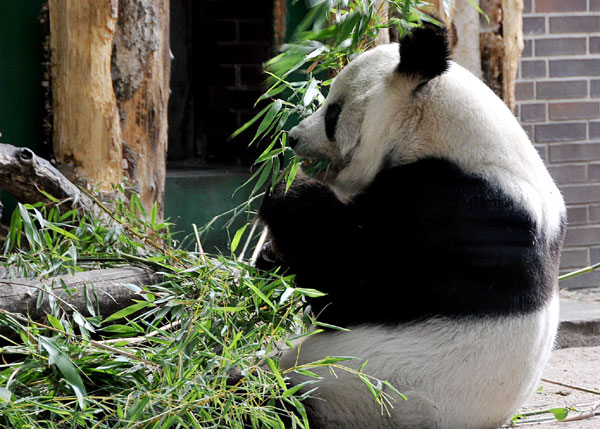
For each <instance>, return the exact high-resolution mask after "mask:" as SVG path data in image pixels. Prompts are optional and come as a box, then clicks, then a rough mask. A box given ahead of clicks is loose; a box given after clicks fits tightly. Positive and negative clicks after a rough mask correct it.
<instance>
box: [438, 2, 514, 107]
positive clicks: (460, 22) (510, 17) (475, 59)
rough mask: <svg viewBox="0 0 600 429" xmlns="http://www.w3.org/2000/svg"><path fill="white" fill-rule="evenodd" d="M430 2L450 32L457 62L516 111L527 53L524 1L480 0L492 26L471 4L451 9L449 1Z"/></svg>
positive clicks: (461, 3)
mask: <svg viewBox="0 0 600 429" xmlns="http://www.w3.org/2000/svg"><path fill="white" fill-rule="evenodd" d="M430 3H431V4H432V5H433V12H434V13H436V14H437V16H439V17H440V18H441V19H442V20H443V21H444V23H445V24H446V25H447V26H448V28H449V29H450V34H451V36H452V39H453V40H452V41H453V47H452V58H453V59H454V61H456V62H457V63H458V64H460V65H462V66H463V67H465V68H467V69H468V70H470V71H471V72H472V73H473V74H475V75H476V76H478V77H480V78H481V79H482V80H483V81H484V82H485V83H486V84H487V85H488V86H489V87H490V88H492V90H493V91H494V92H495V93H496V95H498V96H499V97H500V98H502V99H503V100H504V102H505V103H506V104H507V105H508V107H509V108H510V109H514V107H515V81H516V78H517V68H518V63H519V58H520V56H521V52H522V51H523V24H522V19H523V18H522V15H523V0H476V1H475V3H476V4H477V3H479V6H480V8H481V9H482V10H483V12H485V13H486V14H487V16H488V17H489V18H490V21H489V23H488V22H487V21H486V20H485V19H484V18H482V17H481V16H480V14H479V13H478V12H477V11H476V10H475V9H474V8H473V6H472V5H471V3H470V1H467V0H456V1H455V3H454V8H452V9H450V10H445V9H444V3H446V4H448V2H447V1H446V2H445V1H443V0H432V1H430ZM426 10H428V11H430V10H431V9H430V8H426Z"/></svg>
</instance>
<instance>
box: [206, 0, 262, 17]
mask: <svg viewBox="0 0 600 429" xmlns="http://www.w3.org/2000/svg"><path fill="white" fill-rule="evenodd" d="M203 3H204V4H205V6H204V7H205V14H206V15H205V16H210V17H211V18H212V19H222V18H229V19H234V18H241V19H248V18H255V19H265V17H268V16H270V15H271V13H272V11H271V7H272V6H271V2H268V1H248V0H228V1H223V0H204V1H203Z"/></svg>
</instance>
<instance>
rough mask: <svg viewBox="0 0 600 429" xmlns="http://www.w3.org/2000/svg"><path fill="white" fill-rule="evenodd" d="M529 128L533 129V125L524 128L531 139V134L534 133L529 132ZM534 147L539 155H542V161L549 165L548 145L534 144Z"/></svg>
mask: <svg viewBox="0 0 600 429" xmlns="http://www.w3.org/2000/svg"><path fill="white" fill-rule="evenodd" d="M527 128H530V129H532V128H533V127H532V126H531V125H528V126H526V127H523V129H524V130H525V132H526V133H527V135H528V136H529V138H530V139H531V134H532V133H533V131H532V130H530V131H527ZM533 147H534V148H535V150H537V152H538V154H539V155H540V158H542V161H544V163H545V164H547V163H548V145H547V144H534V145H533Z"/></svg>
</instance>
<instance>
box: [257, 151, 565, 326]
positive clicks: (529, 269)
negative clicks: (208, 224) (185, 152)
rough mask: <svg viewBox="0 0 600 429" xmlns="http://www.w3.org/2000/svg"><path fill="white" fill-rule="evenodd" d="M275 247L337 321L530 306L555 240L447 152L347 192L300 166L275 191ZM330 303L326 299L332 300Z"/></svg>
mask: <svg viewBox="0 0 600 429" xmlns="http://www.w3.org/2000/svg"><path fill="white" fill-rule="evenodd" d="M260 216H261V217H262V219H263V220H264V221H265V222H266V223H267V225H268V226H269V229H270V233H271V238H272V241H273V244H274V249H275V251H276V253H277V254H279V255H280V257H281V259H283V260H284V261H285V263H286V264H288V265H289V267H290V269H291V271H292V272H294V273H296V274H297V282H298V285H299V286H301V287H311V288H317V289H320V290H321V291H323V292H326V293H327V294H328V295H327V296H326V297H324V298H319V299H315V300H313V301H312V304H313V308H314V309H315V310H316V311H317V312H318V311H319V310H322V309H324V310H323V314H322V315H321V317H320V319H321V320H323V321H325V322H329V323H334V324H340V325H346V326H350V325H356V324H360V323H371V324H372V323H389V324H394V323H400V322H408V321H416V320H421V319H424V318H426V317H430V316H444V317H450V318H465V317H477V318H479V317H488V318H490V317H500V316H506V315H519V314H525V313H529V312H531V311H534V310H536V309H538V308H540V307H541V306H542V304H544V303H545V302H546V301H547V300H548V299H549V297H550V295H551V293H552V289H553V287H554V285H553V280H552V279H553V277H552V276H553V275H554V274H555V273H556V270H557V259H558V258H557V255H556V250H555V249H557V248H558V247H557V246H559V245H560V241H561V240H562V236H563V235H562V234H557V238H555V239H554V241H552V242H549V240H548V238H547V237H544V236H541V235H539V234H537V233H536V223H535V220H534V219H532V218H531V217H530V216H529V215H528V214H527V212H526V211H525V210H524V209H523V208H521V207H519V206H517V205H516V204H515V203H513V202H512V201H511V199H510V198H509V197H508V196H507V195H506V194H505V193H503V192H502V191H501V190H499V189H497V188H495V187H494V186H492V185H491V184H490V183H488V182H487V181H485V180H484V179H482V178H479V177H476V176H473V175H469V174H465V173H464V172H463V171H461V170H460V169H459V168H458V167H457V166H456V165H454V164H452V163H451V162H449V161H446V160H441V159H425V160H421V161H418V162H415V163H413V164H408V165H403V166H396V167H391V168H387V169H385V170H383V171H381V172H380V173H379V174H378V176H377V177H376V178H375V180H374V181H373V182H372V183H371V184H370V185H369V186H368V187H367V188H366V189H365V190H364V191H363V192H362V193H360V194H359V195H357V196H356V197H355V198H354V199H353V201H352V202H351V203H344V202H342V201H341V200H340V199H339V198H338V197H337V195H336V194H335V193H334V192H333V190H332V189H331V188H330V187H329V186H327V185H325V184H323V183H321V182H318V181H316V180H313V179H307V178H306V177H302V178H300V179H299V180H296V181H295V182H294V184H293V185H292V187H291V188H290V190H289V191H288V192H287V194H286V193H285V189H284V187H283V186H282V187H279V188H277V189H275V191H274V192H273V193H272V194H270V195H269V196H267V197H266V198H265V199H264V201H263V203H262V206H261V208H260ZM328 304H330V305H328Z"/></svg>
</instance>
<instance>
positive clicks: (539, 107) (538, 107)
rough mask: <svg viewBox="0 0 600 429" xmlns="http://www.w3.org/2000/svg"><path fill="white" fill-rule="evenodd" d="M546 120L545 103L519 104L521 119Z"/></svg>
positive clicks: (525, 120) (529, 120)
mask: <svg viewBox="0 0 600 429" xmlns="http://www.w3.org/2000/svg"><path fill="white" fill-rule="evenodd" d="M545 120H546V105H545V104H523V105H521V121H523V122H544V121H545Z"/></svg>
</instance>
